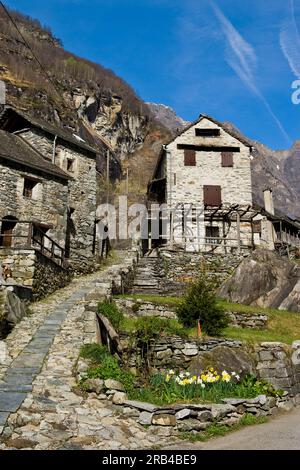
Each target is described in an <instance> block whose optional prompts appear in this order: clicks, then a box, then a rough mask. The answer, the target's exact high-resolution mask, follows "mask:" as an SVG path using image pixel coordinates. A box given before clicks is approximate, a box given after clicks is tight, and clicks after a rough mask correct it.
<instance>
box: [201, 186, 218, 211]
mask: <svg viewBox="0 0 300 470" xmlns="http://www.w3.org/2000/svg"><path fill="white" fill-rule="evenodd" d="M203 199H204V204H205V205H206V206H220V205H221V204H222V194H221V186H203Z"/></svg>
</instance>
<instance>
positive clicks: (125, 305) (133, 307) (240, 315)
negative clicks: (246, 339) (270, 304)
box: [114, 297, 268, 329]
mask: <svg viewBox="0 0 300 470" xmlns="http://www.w3.org/2000/svg"><path fill="white" fill-rule="evenodd" d="M114 302H115V303H116V305H117V306H118V307H119V309H120V310H121V311H122V312H123V313H124V315H125V316H128V317H161V318H177V316H176V307H175V306H171V305H168V304H158V303H155V302H150V301H145V300H143V299H138V298H129V297H126V298H117V297H116V298H115V299H114ZM226 313H227V315H228V317H229V324H230V325H231V326H234V327H237V328H254V329H264V328H266V327H267V323H268V317H267V315H265V314H264V313H245V312H243V311H242V312H234V311H227V312H226Z"/></svg>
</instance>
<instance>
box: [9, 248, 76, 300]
mask: <svg viewBox="0 0 300 470" xmlns="http://www.w3.org/2000/svg"><path fill="white" fill-rule="evenodd" d="M1 264H2V265H7V266H8V267H9V269H10V270H11V277H10V278H8V279H7V283H8V284H11V283H14V284H16V285H17V286H20V287H27V288H30V289H31V290H32V296H33V298H34V299H38V298H41V297H44V296H45V295H47V294H50V293H51V292H53V291H55V290H56V289H59V288H60V287H63V286H65V285H66V284H67V283H68V282H69V281H70V278H71V275H70V271H68V270H66V269H64V268H62V267H61V266H58V265H57V264H56V263H54V262H53V261H52V260H51V259H50V258H48V257H47V256H45V255H43V254H41V253H40V252H39V251H37V250H34V249H27V250H25V249H24V250H23V249H14V248H5V249H4V248H2V249H1V250H0V265H1Z"/></svg>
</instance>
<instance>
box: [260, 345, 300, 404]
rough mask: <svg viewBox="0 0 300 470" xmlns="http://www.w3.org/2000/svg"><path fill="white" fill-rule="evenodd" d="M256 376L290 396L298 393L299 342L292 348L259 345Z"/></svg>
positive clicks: (299, 375) (299, 388)
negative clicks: (285, 391)
mask: <svg viewBox="0 0 300 470" xmlns="http://www.w3.org/2000/svg"><path fill="white" fill-rule="evenodd" d="M256 361H257V365H256V370H257V372H258V376H259V377H261V378H262V379H265V380H267V381H268V382H270V383H272V384H273V385H274V387H276V388H282V389H284V390H287V391H288V392H289V393H290V394H292V395H295V394H296V393H300V341H294V343H293V344H292V346H289V345H286V344H283V343H268V342H266V343H261V344H260V346H259V347H256Z"/></svg>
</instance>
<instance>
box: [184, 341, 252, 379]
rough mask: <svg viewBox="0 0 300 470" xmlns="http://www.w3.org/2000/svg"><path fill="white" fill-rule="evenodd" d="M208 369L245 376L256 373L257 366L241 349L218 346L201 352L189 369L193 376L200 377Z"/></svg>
mask: <svg viewBox="0 0 300 470" xmlns="http://www.w3.org/2000/svg"><path fill="white" fill-rule="evenodd" d="M208 367H214V369H216V370H217V371H219V372H222V371H223V370H226V371H227V372H236V373H237V374H239V375H240V376H245V375H248V374H251V373H253V372H254V369H255V365H254V361H253V358H252V356H251V355H250V354H249V353H247V352H246V351H245V350H243V349H241V348H235V349H233V348H229V347H228V346H217V347H216V348H214V349H212V350H211V351H207V352H201V353H200V354H199V355H198V356H197V357H195V358H194V359H193V360H192V362H191V364H190V367H189V371H190V372H191V373H192V374H196V375H199V374H200V373H201V372H202V371H203V370H205V369H207V368H208Z"/></svg>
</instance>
